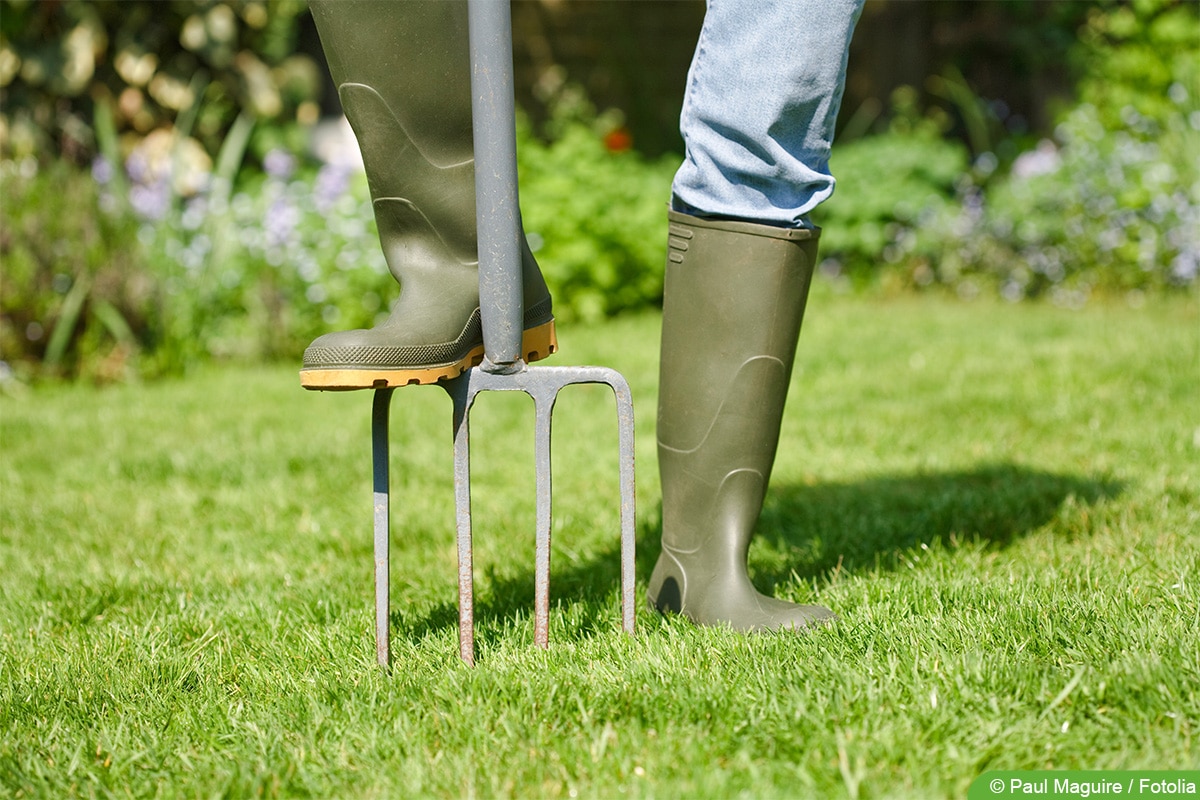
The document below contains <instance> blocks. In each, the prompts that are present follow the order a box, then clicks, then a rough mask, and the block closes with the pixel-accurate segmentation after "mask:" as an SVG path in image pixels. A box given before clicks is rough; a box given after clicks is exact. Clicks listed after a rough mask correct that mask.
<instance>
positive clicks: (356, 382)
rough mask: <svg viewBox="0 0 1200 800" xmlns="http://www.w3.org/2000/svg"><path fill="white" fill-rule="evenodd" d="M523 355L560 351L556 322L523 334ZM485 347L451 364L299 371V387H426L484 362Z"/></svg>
mask: <svg viewBox="0 0 1200 800" xmlns="http://www.w3.org/2000/svg"><path fill="white" fill-rule="evenodd" d="M521 352H522V354H523V355H524V358H525V361H526V362H527V363H532V362H534V361H540V360H542V359H543V358H546V357H547V356H550V355H552V354H554V353H556V352H558V335H557V333H556V332H555V329H554V320H550V321H549V322H546V323H543V324H541V325H537V326H535V327H533V328H529V329H528V330H526V331H525V332H524V333H523V334H522V335H521ZM483 353H484V350H483V345H482V344H479V345H476V346H475V347H472V348H471V349H470V350H469V351H467V353H466V355H464V356H463V357H462V358H460V359H458V360H457V361H453V362H450V363H448V364H436V365H432V366H430V365H427V364H422V365H419V366H411V367H387V368H381V367H342V368H334V369H324V368H310V369H302V370H300V385H301V386H303V387H304V388H305V389H313V390H315V391H327V392H348V391H354V390H356V389H388V388H395V387H400V386H411V385H413V384H417V385H427V384H431V383H439V382H440V381H446V380H450V379H451V378H457V377H458V376H459V375H461V374H462V373H463V372H465V371H466V370H468V369H470V368H471V367H475V366H478V365H479V364H480V363H482V361H483Z"/></svg>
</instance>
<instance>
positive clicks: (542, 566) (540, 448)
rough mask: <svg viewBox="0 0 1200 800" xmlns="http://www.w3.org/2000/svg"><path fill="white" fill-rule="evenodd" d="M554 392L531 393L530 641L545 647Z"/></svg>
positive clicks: (547, 624) (550, 524)
mask: <svg viewBox="0 0 1200 800" xmlns="http://www.w3.org/2000/svg"><path fill="white" fill-rule="evenodd" d="M555 397H556V396H555V395H554V394H550V395H547V394H546V393H544V392H539V393H537V394H534V395H533V402H534V413H535V414H536V415H537V419H536V423H535V429H534V465H535V469H536V471H537V521H536V525H537V527H536V534H535V535H536V542H535V547H536V555H535V562H534V576H535V578H534V583H535V587H536V588H535V589H534V594H535V596H534V623H533V641H534V642H535V643H536V644H537V646H538V647H540V648H542V649H543V650H545V649H546V648H547V647H549V646H550V528H551V526H552V525H553V511H552V503H553V500H552V498H553V495H552V491H553V487H552V482H553V476H552V473H551V471H550V415H551V414H552V413H553V412H554V401H555Z"/></svg>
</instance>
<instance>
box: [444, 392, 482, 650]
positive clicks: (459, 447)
mask: <svg viewBox="0 0 1200 800" xmlns="http://www.w3.org/2000/svg"><path fill="white" fill-rule="evenodd" d="M445 388H446V391H447V392H449V393H450V397H451V399H452V400H453V402H454V516H455V530H456V532H457V534H456V536H457V542H458V654H459V657H460V658H462V660H463V661H464V662H466V664H467V666H474V665H475V575H474V559H473V557H472V552H471V550H472V548H471V542H472V533H471V420H470V414H471V405H472V404H473V403H474V402H475V395H474V394H473V393H472V392H471V391H470V388H471V387H470V378H469V377H467V376H462V377H459V378H456V379H455V380H453V381H451V382H449V383H447V384H446V386H445Z"/></svg>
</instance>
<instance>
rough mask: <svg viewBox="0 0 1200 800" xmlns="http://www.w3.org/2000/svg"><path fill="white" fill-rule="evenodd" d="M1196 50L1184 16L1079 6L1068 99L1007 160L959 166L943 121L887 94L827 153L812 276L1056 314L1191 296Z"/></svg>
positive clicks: (1196, 209) (905, 97)
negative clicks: (1041, 306) (866, 120)
mask: <svg viewBox="0 0 1200 800" xmlns="http://www.w3.org/2000/svg"><path fill="white" fill-rule="evenodd" d="M1198 43H1200V6H1198V5H1196V4H1194V3H1185V2H1176V1H1174V0H1137V2H1132V3H1103V4H1101V5H1098V6H1096V7H1094V8H1092V9H1091V12H1090V13H1089V14H1088V16H1087V19H1086V21H1085V23H1084V24H1083V26H1082V28H1081V30H1080V38H1079V42H1078V45H1077V47H1076V49H1075V50H1074V51H1073V59H1074V60H1075V61H1076V62H1077V63H1078V64H1079V65H1080V67H1081V69H1082V70H1083V75H1084V77H1083V78H1081V80H1080V81H1079V85H1078V95H1079V100H1078V101H1077V102H1076V103H1075V104H1074V105H1072V106H1070V107H1069V108H1067V109H1065V110H1064V111H1063V112H1061V113H1060V116H1059V121H1058V124H1057V126H1056V128H1055V131H1054V134H1053V136H1052V137H1048V138H1045V139H1042V140H1040V141H1036V142H1033V143H1031V144H1032V146H1031V147H1028V148H1027V149H1025V150H1023V151H1016V154H1015V157H1014V158H1012V159H1011V160H1009V159H1001V158H1000V157H998V156H997V154H996V153H995V152H992V151H991V150H983V151H982V152H979V149H978V147H976V148H975V150H976V152H977V155H976V157H975V158H974V160H973V161H971V162H970V164H968V161H967V159H968V155H967V151H966V149H965V148H964V147H963V145H962V144H959V143H958V142H957V141H955V140H954V139H950V138H948V137H946V136H945V135H944V132H945V128H946V126H947V119H946V117H945V115H944V114H943V113H941V111H940V110H938V109H933V110H932V111H923V110H921V109H918V108H917V107H916V105H915V102H914V98H915V92H910V91H900V92H898V93H897V95H896V96H895V97H894V98H893V106H894V109H895V110H894V112H893V115H892V117H891V119H892V122H891V125H890V127H889V129H888V131H887V132H886V133H883V134H879V135H876V136H871V137H867V138H864V139H860V140H856V141H853V142H850V143H848V144H842V145H838V146H836V147H835V149H834V157H833V169H834V172H835V174H836V175H837V177H838V190H837V193H836V195H835V196H834V198H833V199H832V200H831V201H830V202H829V203H827V204H826V205H825V206H824V207H822V208H821V209H819V211H818V214H817V215H815V216H816V217H817V220H818V222H819V223H820V224H822V225H823V226H825V229H826V230H825V234H824V235H823V237H822V249H823V252H824V254H825V257H826V261H825V262H824V264H823V270H824V271H825V272H826V274H828V275H831V276H834V277H835V278H836V279H838V280H849V281H851V282H856V283H863V282H866V281H868V280H878V279H882V280H883V281H885V282H888V283H892V284H898V285H902V286H909V287H926V286H934V285H942V286H949V287H953V288H954V289H956V290H957V291H958V292H959V293H960V294H962V295H963V296H967V297H970V296H974V295H975V294H978V293H979V292H981V291H994V292H999V293H1000V294H1001V295H1002V296H1004V297H1005V298H1007V299H1010V300H1013V301H1017V300H1021V299H1024V298H1028V297H1041V296H1048V297H1049V298H1051V299H1052V300H1053V301H1055V302H1058V303H1061V304H1064V305H1078V304H1080V303H1082V302H1086V300H1087V298H1088V296H1089V295H1090V294H1092V293H1093V292H1097V291H1100V292H1130V291H1133V292H1137V291H1147V290H1161V289H1167V290H1169V289H1171V288H1175V287H1190V286H1195V285H1197V283H1200V276H1198V272H1200V160H1198V159H1197V158H1196V154H1197V153H1200V47H1198ZM961 103H962V105H964V106H969V105H971V104H972V103H971V100H970V97H965V96H964V97H963V99H962V100H961ZM975 141H986V139H985V138H984V137H983V136H982V135H981V136H980V137H977V139H975ZM996 149H999V148H996Z"/></svg>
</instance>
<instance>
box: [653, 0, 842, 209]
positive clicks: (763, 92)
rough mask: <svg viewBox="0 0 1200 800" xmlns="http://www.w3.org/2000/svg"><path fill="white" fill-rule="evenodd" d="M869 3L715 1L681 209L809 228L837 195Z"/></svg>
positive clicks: (697, 69)
mask: <svg viewBox="0 0 1200 800" xmlns="http://www.w3.org/2000/svg"><path fill="white" fill-rule="evenodd" d="M861 10H862V0H753V1H748V0H710V2H709V4H708V11H707V12H706V14H705V17H704V26H703V29H702V30H701V32H700V40H699V42H697V44H696V53H695V56H694V58H693V60H692V66H691V69H690V70H689V72H688V84H687V90H686V94H685V95H684V104H683V113H682V114H681V115H680V131H681V133H682V134H683V139H684V146H685V152H686V155H685V159H684V162H683V165H682V166H681V167H680V168H679V172H678V173H677V174H676V176H675V181H674V184H673V185H672V207H673V208H674V209H675V210H676V211H682V212H685V213H688V214H692V215H695V216H705V217H724V218H728V219H740V220H746V221H751V222H761V223H764V224H767V225H779V226H783V227H806V226H807V221H806V219H805V215H807V214H808V212H810V211H811V210H812V209H813V208H814V207H815V206H816V205H817V204H818V203H820V202H821V201H823V200H825V199H826V198H828V197H829V196H830V194H832V193H833V185H834V180H833V176H832V175H831V174H830V172H829V148H830V145H831V144H832V143H833V131H834V124H835V123H836V121H837V113H838V108H839V106H840V105H841V100H842V91H843V88H844V86H845V82H846V59H847V54H848V52H849V46H850V37H851V35H852V34H853V31H854V25H855V23H856V22H857V21H858V15H859V13H860V11H861Z"/></svg>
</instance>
